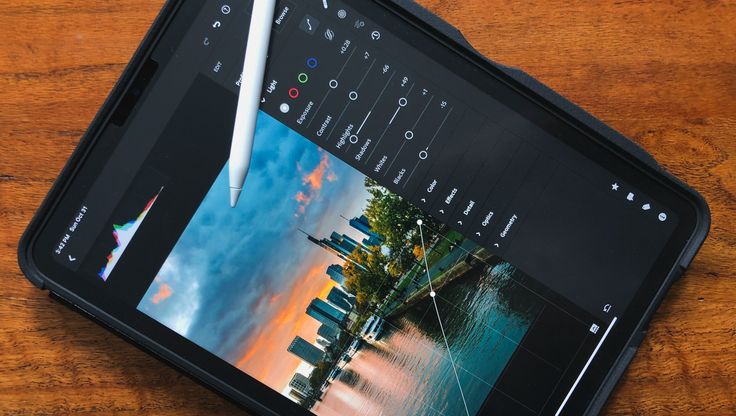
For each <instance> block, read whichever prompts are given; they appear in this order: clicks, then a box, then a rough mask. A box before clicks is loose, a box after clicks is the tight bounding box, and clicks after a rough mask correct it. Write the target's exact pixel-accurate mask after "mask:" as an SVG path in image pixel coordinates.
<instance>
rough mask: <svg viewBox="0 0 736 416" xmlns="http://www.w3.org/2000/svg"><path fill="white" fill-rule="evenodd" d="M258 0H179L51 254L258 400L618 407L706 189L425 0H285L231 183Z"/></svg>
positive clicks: (702, 208)
mask: <svg viewBox="0 0 736 416" xmlns="http://www.w3.org/2000/svg"><path fill="white" fill-rule="evenodd" d="M251 4H252V2H250V1H246V0H222V1H217V2H213V1H171V2H169V3H167V5H166V6H165V8H164V10H163V12H162V13H161V15H160V17H159V18H158V20H157V22H156V23H155V25H154V26H153V28H152V29H151V32H150V33H149V35H148V36H147V38H146V40H145V41H144V43H143V45H142V46H141V48H140V49H139V51H138V52H137V54H136V56H135V58H134V59H133V61H132V63H131V64H130V66H129V68H128V69H127V70H126V72H125V74H124V75H123V77H122V79H121V81H120V82H119V84H118V85H117V87H116V88H115V90H114V91H113V93H112V95H111V96H110V98H109V99H108V101H107V103H106V104H105V105H104V106H103V108H102V110H101V111H100V113H99V115H98V117H97V118H96V119H95V121H94V122H93V124H92V126H91V127H90V129H89V131H88V132H87V134H86V135H85V137H84V139H83V140H82V142H81V144H80V146H79V148H78V150H77V151H76V152H75V154H74V156H73V157H72V159H71V161H70V162H69V164H68V166H67V168H66V169H65V170H64V172H63V173H62V175H61V177H60V179H59V180H58V182H57V183H56V185H55V186H54V189H53V190H52V191H51V193H50V195H49V197H48V198H47V200H46V202H45V203H44V205H43V206H42V208H41V209H40V211H39V212H38V214H37V216H36V218H35V219H34V221H33V223H32V224H31V226H30V227H29V229H28V231H27V233H26V235H25V237H24V240H23V242H22V244H21V249H20V261H21V265H22V267H23V270H24V272H25V273H26V275H27V276H28V278H29V279H31V281H33V282H34V283H36V284H37V285H38V286H39V287H41V288H44V289H48V290H50V291H51V292H52V293H53V294H54V296H56V297H58V298H59V299H62V300H65V301H66V302H69V303H70V304H72V305H74V306H75V307H77V308H79V309H80V310H81V311H84V312H85V313H86V314H88V315H89V316H91V317H93V318H94V319H96V320H98V321H100V322H102V323H104V324H105V325H107V326H108V327H110V328H111V329H113V330H114V331H117V332H118V333H120V334H122V335H123V336H125V337H127V338H129V339H131V340H132V341H133V342H134V343H136V344H137V345H140V346H142V347H143V348H145V349H147V350H149V351H150V352H152V353H154V354H156V355H157V356H159V357H161V358H163V359H164V360H166V361H167V362H169V363H171V364H172V365H174V366H176V367H177V368H179V369H181V370H182V371H185V372H187V373H188V374H190V375H192V376H194V377H195V378H196V379H198V380H200V381H201V382H202V383H204V384H206V385H208V386H209V387H211V388H213V389H215V390H217V391H219V392H220V393H223V394H224V395H226V396H227V397H229V398H230V399H232V400H234V401H236V402H237V403H239V404H241V405H243V406H245V407H247V408H248V409H250V411H251V412H253V413H254V414H264V415H265V414H279V415H309V414H315V415H447V416H449V415H461V416H470V415H479V414H483V415H485V414H503V415H540V414H545V415H547V414H549V415H560V414H569V415H580V414H586V413H587V414H594V413H597V412H598V410H599V409H600V408H601V406H602V404H603V403H604V401H605V399H606V397H607V396H608V394H609V393H610V391H611V389H612V388H613V386H614V385H615V383H616V381H617V380H618V378H619V377H620V376H621V374H622V373H623V371H624V369H625V368H626V365H627V364H628V362H629V361H630V360H631V358H632V357H633V355H634V353H635V351H636V348H637V347H638V345H639V343H640V342H641V340H642V338H643V336H644V334H645V333H646V327H647V324H648V322H649V320H650V318H651V315H652V313H653V312H654V310H655V309H656V307H657V306H658V304H659V302H660V301H661V300H662V298H663V296H664V294H665V292H666V291H667V289H668V288H669V286H670V285H671V284H672V282H673V281H674V280H675V279H677V278H678V277H679V276H680V275H681V274H682V272H683V270H684V269H685V268H686V267H687V266H688V265H689V263H690V261H691V260H692V258H693V257H694V255H695V253H696V251H697V250H698V248H699V247H700V245H701V244H702V242H703V240H704V238H705V236H706V234H707V231H708V227H709V214H708V209H707V206H706V205H705V203H704V202H703V199H702V198H701V197H700V196H699V195H698V194H697V193H695V192H694V191H692V190H690V189H689V188H688V187H687V186H686V185H684V184H682V183H680V182H679V181H678V180H676V179H675V178H673V177H672V176H671V175H669V174H667V173H666V172H664V171H663V170H662V169H661V168H659V166H658V165H657V164H656V162H654V160H653V159H652V158H651V157H650V156H648V155H647V154H646V153H645V152H644V151H643V150H641V149H639V148H638V147H636V146H635V145H633V144H632V143H631V142H629V141H628V140H627V139H625V138H623V137H622V136H621V135H619V134H618V133H616V132H615V131H613V130H612V129H610V128H608V127H606V126H605V125H604V124H602V123H601V122H599V121H597V120H596V119H594V118H593V117H591V116H589V115H587V114H586V113H585V112H583V111H582V110H580V109H579V108H577V107H575V106H574V105H572V104H570V103H569V102H567V101H566V100H564V99H563V98H561V97H559V96H558V95H556V94H555V93H553V92H552V91H550V90H549V89H547V88H545V87H544V86H542V85H541V84H539V83H537V82H536V81H535V80H533V79H532V78H530V77H528V76H526V75H524V74H523V73H522V72H520V71H517V70H514V69H511V68H507V67H503V66H500V65H497V64H495V63H493V62H491V61H487V60H485V59H483V58H482V57H481V56H479V55H478V54H477V53H476V52H474V51H473V50H472V48H471V47H470V46H469V45H468V44H467V42H465V41H464V40H463V39H462V37H461V36H460V35H459V34H458V33H457V32H456V31H455V30H454V29H452V28H451V27H449V26H448V25H447V24H446V23H444V22H442V21H441V20H439V19H438V18H436V17H434V16H432V15H431V14H430V13H428V12H427V11H425V10H424V9H421V8H420V7H419V6H417V5H415V4H414V3H412V2H404V1H398V2H388V1H359V0H344V1H334V0H329V1H317V0H314V1H296V0H282V1H281V2H279V4H278V8H277V10H276V14H275V21H274V28H273V39H272V43H271V50H270V55H269V65H268V69H267V75H266V82H265V84H264V89H263V98H262V105H261V111H260V114H259V119H258V125H257V134H256V138H255V144H254V151H253V156H252V163H251V168H250V172H249V174H248V177H247V181H246V183H245V187H244V190H243V194H242V196H241V199H240V202H239V204H238V206H237V207H236V208H231V207H230V199H229V184H228V164H227V163H228V155H229V152H230V144H231V139H232V132H233V120H234V117H235V109H236V100H237V92H238V88H239V85H240V83H241V81H242V79H243V77H244V76H246V77H247V76H248V73H247V71H246V73H245V74H243V71H242V68H240V67H239V66H238V65H239V63H241V62H242V60H243V55H244V53H245V52H244V51H245V48H246V45H245V43H246V42H245V38H246V34H247V24H246V23H247V22H248V21H249V13H250V7H251ZM488 35H489V36H504V34H503V33H493V34H491V33H489V34H488ZM655 365H656V364H655Z"/></svg>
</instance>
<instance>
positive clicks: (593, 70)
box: [0, 0, 736, 416]
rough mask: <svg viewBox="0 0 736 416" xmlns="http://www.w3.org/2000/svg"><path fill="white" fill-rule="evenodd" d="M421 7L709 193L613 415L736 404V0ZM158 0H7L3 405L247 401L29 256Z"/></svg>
mask: <svg viewBox="0 0 736 416" xmlns="http://www.w3.org/2000/svg"><path fill="white" fill-rule="evenodd" d="M300 1H302V0H300ZM305 1H306V0H305ZM310 1H311V0H310ZM421 3H423V4H424V5H426V6H427V7H429V8H430V9H431V10H433V11H434V12H436V13H437V14H439V15H441V16H443V17H445V18H446V19H447V20H449V21H450V22H452V23H453V24H455V25H457V26H458V27H460V28H461V29H462V30H463V31H464V32H465V33H466V35H467V37H468V38H469V39H470V41H471V42H472V43H473V44H474V45H475V46H476V47H477V48H478V49H479V50H480V51H481V52H483V53H485V54H487V55H488V56H490V57H492V58H493V59H495V60H497V61H499V62H502V63H506V64H508V65H512V66H517V67H520V68H523V69H524V70H526V71H527V72H529V73H530V74H532V75H534V76H536V77H538V78H539V79H540V80H542V81H543V82H545V83H546V84H548V85H550V86H551V87H552V88H554V89H556V90H557V91H559V92H561V93H562V94H563V95H566V96H567V97H569V98H570V99H572V100H573V101H574V102H577V103H579V104H580V105H581V106H582V107H584V108H586V109H587V110H589V111H590V112H592V113H593V114H594V115H596V116H598V117H599V118H601V119H602V120H604V121H605V122H607V123H609V124H610V125H612V126H613V127H615V128H616V129H618V130H620V131H621V132H623V133H624V134H625V135H627V136H629V137H631V138H633V139H634V140H636V141H637V142H639V143H640V144H641V145H642V146H644V147H645V148H646V149H648V150H649V151H650V152H651V153H653V154H654V156H655V157H656V158H657V159H658V160H659V161H660V162H661V163H662V164H663V165H664V166H665V167H666V168H667V169H669V170H670V171H671V172H673V173H674V174H675V175H677V176H679V177H680V178H682V179H683V180H685V181H686V182H688V183H690V184H692V185H693V186H694V187H695V188H696V189H698V190H699V191H700V192H702V193H703V195H704V196H705V198H706V199H707V200H708V202H709V203H710V206H711V208H712V211H713V227H712V231H711V234H710V237H709V239H708V241H707V242H706V243H705V246H704V247H703V250H702V251H701V253H700V254H699V255H698V257H697V258H696V259H695V262H694V263H693V265H692V268H691V269H690V270H689V271H688V273H687V274H686V275H685V276H684V278H683V279H682V280H681V281H680V282H678V283H677V284H676V285H675V287H674V288H673V290H672V291H671V294H670V296H669V298H668V299H667V300H666V301H665V302H664V304H663V305H662V307H661V308H660V310H659V312H658V313H657V315H656V318H655V319H654V322H653V323H652V326H651V331H650V333H649V336H648V337H647V338H646V340H645V341H644V343H643V345H642V347H641V351H640V352H639V354H638V355H637V357H636V358H635V360H634V362H633V364H632V365H631V367H630V369H629V370H628V372H627V373H626V375H625V377H624V379H623V382H622V383H621V385H620V387H619V388H618V389H617V391H616V392H615V394H614V395H613V397H612V399H611V400H610V402H609V404H608V406H607V409H606V414H610V415H629V414H639V415H651V414H698V415H733V414H736V306H735V305H736V234H735V233H734V229H736V137H734V135H735V133H736V3H734V2H732V1H716V0H709V1H704V0H703V1H700V0H697V1H684V0H683V1H652V2H647V1H616V2H598V1H585V0H576V1H562V0H555V1H542V0H536V1H524V2H517V1H510V0H504V1H500V0H499V1H488V0H462V1H448V0H424V1H421ZM161 4H162V0H153V1H152V0H115V1H91V0H25V1H18V0H0V140H1V141H0V144H1V145H2V146H1V148H0V226H1V227H2V228H1V229H0V414H2V415H31V414H32V415H50V414H72V415H83V414H122V415H127V414H130V415H177V416H186V415H203V414H207V415H212V416H214V415H232V414H237V413H238V412H239V411H238V410H237V409H236V408H235V407H234V406H232V405H230V404H228V403H227V402H226V401H224V400H223V399H221V398H219V397H218V396H216V395H214V394H212V393H210V392H209V391H207V390H205V389H204V388H202V387H199V386H198V385H196V384H195V383H194V382H192V381H190V380H189V379H187V378H186V377H184V376H181V375H179V374H178V373H177V372H176V371H174V370H172V369H170V368H168V367H166V366H165V365H163V364H161V363H159V362H158V361H156V360H155V359H153V358H151V357H149V356H147V355H146V354H144V353H142V352H140V351H138V350H137V349H135V348H134V347H132V346H130V345H128V344H126V343H125V342H123V341H121V340H119V339H118V338H116V337H115V336H114V335H111V334H109V333H108V332H106V331H105V330H103V329H101V328H99V327H98V326H96V325H95V324H92V323H90V322H88V321H87V320H86V319H84V318H82V317H80V316H78V315H77V314H75V313H73V312H71V311H69V310H67V309H66V308H64V307H62V306H60V305H58V304H56V303H55V302H53V301H51V300H50V299H49V298H48V297H47V296H46V294H45V293H44V292H41V291H38V290H36V289H34V288H33V287H32V286H31V285H30V284H29V283H28V282H27V281H26V280H25V279H24V277H23V276H22V274H21V272H20V271H19V269H18V266H17V264H16V247H17V241H18V239H19V237H20V235H21V232H22V231H23V229H24V227H25V226H26V225H27V223H28V221H29V220H30V218H31V216H32V214H33V213H34V210H35V209H36V207H37V206H38V205H39V203H40V202H41V200H42V198H43V197H44V195H45V193H46V191H47V190H48V189H49V187H50V186H51V184H52V181H53V180H54V178H55V177H56V175H57V173H58V172H59V171H60V169H61V168H62V166H63V165H64V163H65V162H66V159H67V157H68V156H69V154H70V153H71V152H72V150H73V149H74V147H75V145H76V144H77V142H78V140H79V138H80V136H81V135H82V133H83V132H84V130H85V129H86V127H87V125H88V123H89V122H90V121H91V119H92V117H93V116H94V114H95V112H96V111H97V109H98V107H99V106H100V105H101V104H102V102H103V100H104V98H105V96H106V95H107V93H108V92H109V91H110V89H111V88H112V86H113V83H114V82H115V80H116V79H117V78H118V76H119V75H120V73H121V71H122V70H123V68H124V66H125V64H126V63H127V61H128V59H129V58H130V56H131V55H132V53H133V51H134V49H135V47H136V46H137V45H138V43H139V41H140V40H141V39H142V37H143V35H144V33H145V31H146V30H147V28H148V26H149V25H150V23H151V22H152V20H153V18H154V16H155V15H156V13H157V11H158V9H159V8H160V6H161Z"/></svg>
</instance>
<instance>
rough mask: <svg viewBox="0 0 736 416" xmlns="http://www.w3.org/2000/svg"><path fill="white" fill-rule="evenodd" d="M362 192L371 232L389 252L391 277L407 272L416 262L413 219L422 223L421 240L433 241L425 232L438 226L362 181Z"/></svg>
mask: <svg viewBox="0 0 736 416" xmlns="http://www.w3.org/2000/svg"><path fill="white" fill-rule="evenodd" d="M365 186H366V189H367V190H368V193H369V194H370V195H371V197H370V199H369V200H368V206H367V208H366V211H365V215H366V217H367V218H368V220H369V221H370V223H371V226H372V227H373V229H374V231H375V232H377V233H378V234H380V235H381V236H383V237H384V239H385V241H384V245H385V246H386V248H387V249H388V250H389V262H390V263H391V265H390V269H391V270H392V271H393V272H394V273H395V274H401V273H402V272H405V271H407V270H409V269H410V268H411V267H412V266H413V265H414V264H415V263H416V255H415V248H416V246H418V245H420V244H421V241H420V240H421V238H420V234H419V227H418V225H417V220H418V219H421V220H422V221H423V222H424V224H425V228H424V231H425V236H424V237H425V241H426V242H427V243H429V241H430V240H431V239H432V238H433V235H434V233H433V232H429V230H437V229H439V226H440V224H439V223H438V222H437V221H436V220H435V219H434V218H432V217H429V216H427V215H426V214H425V213H424V212H422V211H421V210H420V209H419V208H417V207H415V206H413V205H412V204H410V203H409V202H407V201H406V200H404V199H403V198H401V197H400V196H398V195H396V194H394V193H393V192H390V191H389V190H387V189H386V188H384V187H382V186H380V185H379V184H378V183H377V182H376V181H374V180H372V179H370V178H366V181H365Z"/></svg>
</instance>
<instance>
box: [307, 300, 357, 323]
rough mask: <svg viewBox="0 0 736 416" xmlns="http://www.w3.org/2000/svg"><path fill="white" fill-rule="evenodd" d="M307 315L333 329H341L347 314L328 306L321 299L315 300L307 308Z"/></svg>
mask: <svg viewBox="0 0 736 416" xmlns="http://www.w3.org/2000/svg"><path fill="white" fill-rule="evenodd" d="M307 315H309V316H311V317H312V318H314V319H316V320H317V321H319V322H322V323H323V324H327V325H329V326H331V327H333V328H341V327H342V326H343V324H344V323H345V320H346V319H347V314H346V313H345V312H343V311H341V310H340V309H338V308H336V307H334V306H332V305H330V304H329V303H327V302H325V301H323V300H322V299H315V300H313V301H312V303H311V304H310V305H309V307H307Z"/></svg>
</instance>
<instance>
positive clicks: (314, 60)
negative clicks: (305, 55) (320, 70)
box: [307, 58, 319, 69]
mask: <svg viewBox="0 0 736 416" xmlns="http://www.w3.org/2000/svg"><path fill="white" fill-rule="evenodd" d="M317 65H319V62H318V61H317V58H309V59H307V66H308V67H309V68H310V69H315V68H317Z"/></svg>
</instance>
